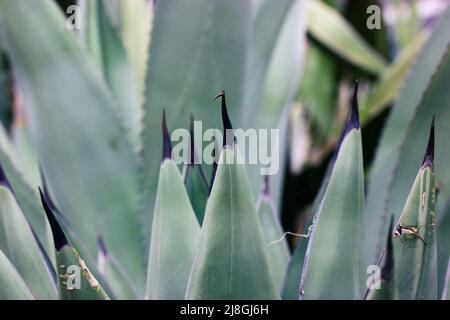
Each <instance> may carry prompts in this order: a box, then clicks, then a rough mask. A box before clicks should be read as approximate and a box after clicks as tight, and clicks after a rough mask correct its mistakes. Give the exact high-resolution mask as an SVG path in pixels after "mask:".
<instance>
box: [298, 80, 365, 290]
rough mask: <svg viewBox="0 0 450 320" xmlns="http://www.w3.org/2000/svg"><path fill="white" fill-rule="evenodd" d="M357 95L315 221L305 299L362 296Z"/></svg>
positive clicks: (361, 185)
mask: <svg viewBox="0 0 450 320" xmlns="http://www.w3.org/2000/svg"><path fill="white" fill-rule="evenodd" d="M356 95H357V86H355V94H354V97H353V103H352V112H351V116H350V118H349V122H348V124H347V127H346V131H345V136H344V137H343V140H342V143H341V145H340V147H339V152H338V153H337V157H336V160H335V163H334V166H333V171H332V173H331V176H330V178H329V182H328V183H327V186H326V191H325V194H324V196H323V198H322V201H321V203H320V206H319V208H318V211H317V213H316V215H315V217H314V222H313V225H314V227H313V230H312V233H311V237H310V239H309V243H308V249H307V252H306V257H305V262H304V265H303V272H302V277H301V284H300V298H301V299H358V298H360V295H361V289H362V288H361V287H360V286H361V279H362V270H361V267H362V257H361V256H362V249H363V248H362V244H361V242H362V228H363V225H362V223H363V213H362V212H363V208H364V173H363V162H362V146H361V130H360V127H359V118H358V105H357V97H356ZM337 274H338V275H339V277H336V275H337Z"/></svg>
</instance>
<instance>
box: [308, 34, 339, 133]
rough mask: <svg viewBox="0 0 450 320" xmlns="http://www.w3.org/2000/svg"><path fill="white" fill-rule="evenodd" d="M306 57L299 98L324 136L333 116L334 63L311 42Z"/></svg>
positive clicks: (334, 93)
mask: <svg viewBox="0 0 450 320" xmlns="http://www.w3.org/2000/svg"><path fill="white" fill-rule="evenodd" d="M306 57H307V58H306V61H305V71H304V76H303V78H302V82H301V85H300V90H299V100H300V101H301V102H302V105H304V107H305V108H306V110H308V114H310V115H311V118H312V120H313V121H314V122H315V123H317V124H318V127H319V128H320V129H321V131H320V132H319V133H320V134H321V136H322V137H325V135H326V134H327V133H328V132H329V130H330V128H331V127H332V126H331V123H332V121H333V118H334V109H335V96H336V92H335V91H336V90H335V87H336V64H335V62H334V60H333V59H332V57H330V55H329V54H328V53H327V52H326V51H325V50H324V49H322V48H320V47H319V46H318V45H317V44H315V43H313V42H311V43H309V46H308V50H307V53H306Z"/></svg>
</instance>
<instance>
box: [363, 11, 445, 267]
mask: <svg viewBox="0 0 450 320" xmlns="http://www.w3.org/2000/svg"><path fill="white" fill-rule="evenodd" d="M449 29H450V8H448V9H447V10H446V11H445V12H444V14H443V16H442V19H441V20H440V22H438V23H437V25H436V27H435V29H434V31H433V32H432V34H431V35H430V37H429V40H428V42H427V43H426V44H425V46H424V49H423V50H422V52H421V53H420V55H419V56H418V58H417V62H416V63H415V64H414V66H413V67H412V69H411V71H410V74H411V75H412V76H410V77H407V78H406V81H405V84H404V86H403V89H402V90H401V91H400V93H399V97H398V99H397V102H396V104H395V107H394V108H393V109H392V112H391V113H390V116H389V119H388V121H387V123H386V126H385V129H384V131H383V134H382V136H381V139H380V142H379V144H378V149H377V153H376V156H375V159H374V163H373V165H372V169H371V173H370V177H369V185H368V196H367V207H366V212H367V214H366V216H367V219H366V228H365V229H366V230H374V231H373V232H370V233H367V234H366V235H367V236H366V239H367V245H368V246H367V249H366V260H367V263H368V264H372V263H373V262H374V261H375V260H376V254H377V253H378V252H380V248H381V245H380V244H379V239H380V233H382V232H383V230H385V228H386V226H387V220H388V219H387V216H388V215H389V214H392V213H393V214H395V216H396V218H398V217H399V216H400V213H401V212H402V208H403V206H404V204H405V201H406V199H407V196H408V193H409V190H410V187H411V185H412V184H413V181H414V177H415V176H416V174H417V168H418V167H419V166H420V163H421V160H422V159H421V155H422V152H423V151H422V150H421V149H422V148H421V146H423V145H425V143H426V136H425V135H424V134H423V132H426V131H427V130H428V126H429V121H430V119H431V117H432V116H433V114H435V115H436V119H437V122H436V129H437V131H438V132H439V135H438V137H437V140H436V144H437V146H438V147H437V149H436V150H437V151H436V158H435V159H436V172H438V173H439V181H441V183H442V189H441V191H440V196H439V198H438V199H437V203H436V208H437V212H441V210H442V208H443V207H444V205H445V202H446V201H447V198H448V197H449V195H450V171H449V170H447V165H446V164H447V163H449V162H450V149H449V148H445V147H444V146H446V145H447V144H448V141H447V138H448V137H449V136H450V127H449V126H448V125H447V123H448V121H449V120H448V119H450V108H448V101H449V100H450V90H448V88H447V85H448V82H449V81H450V80H449V79H450V47H449V43H450V33H449V32H448V30H449ZM413 75H416V76H413ZM417 75H420V76H417ZM439 146H441V147H439Z"/></svg>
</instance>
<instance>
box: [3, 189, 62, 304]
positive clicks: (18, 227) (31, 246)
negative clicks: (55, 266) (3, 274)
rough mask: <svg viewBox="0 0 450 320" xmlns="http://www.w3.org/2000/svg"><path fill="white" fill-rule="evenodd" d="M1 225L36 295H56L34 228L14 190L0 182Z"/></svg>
mask: <svg viewBox="0 0 450 320" xmlns="http://www.w3.org/2000/svg"><path fill="white" fill-rule="evenodd" d="M0 228H2V229H3V232H4V234H5V238H6V242H7V247H8V251H7V252H6V254H7V256H8V258H9V259H10V261H11V262H12V263H13V265H14V266H15V268H16V269H17V271H18V272H19V273H20V275H21V276H22V278H23V280H24V281H25V282H26V284H27V285H28V287H29V288H30V290H31V291H32V292H33V293H34V296H35V297H37V298H39V299H56V296H57V295H56V287H55V286H54V283H53V279H52V276H51V271H50V269H49V266H47V264H46V262H45V260H44V259H45V258H44V256H43V255H42V253H41V251H40V249H39V246H38V243H37V242H36V238H35V237H34V235H33V231H32V229H31V228H30V226H29V224H28V221H27V220H26V218H25V216H24V215H23V213H22V211H21V209H20V208H19V206H18V205H17V203H16V200H15V199H14V196H13V195H12V193H11V191H10V190H9V189H8V188H7V187H4V186H2V185H0Z"/></svg>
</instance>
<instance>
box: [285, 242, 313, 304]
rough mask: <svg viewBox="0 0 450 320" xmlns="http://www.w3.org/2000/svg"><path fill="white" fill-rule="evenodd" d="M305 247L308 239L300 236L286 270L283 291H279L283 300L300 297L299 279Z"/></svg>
mask: <svg viewBox="0 0 450 320" xmlns="http://www.w3.org/2000/svg"><path fill="white" fill-rule="evenodd" d="M307 248H308V240H307V239H303V238H300V239H299V240H298V242H297V245H296V247H295V250H294V253H293V254H292V258H291V261H290V262H289V266H288V269H287V271H286V277H285V279H284V285H283V291H282V293H281V299H283V300H298V298H299V297H300V280H301V275H302V268H303V264H304V262H305V255H306V250H307Z"/></svg>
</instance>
